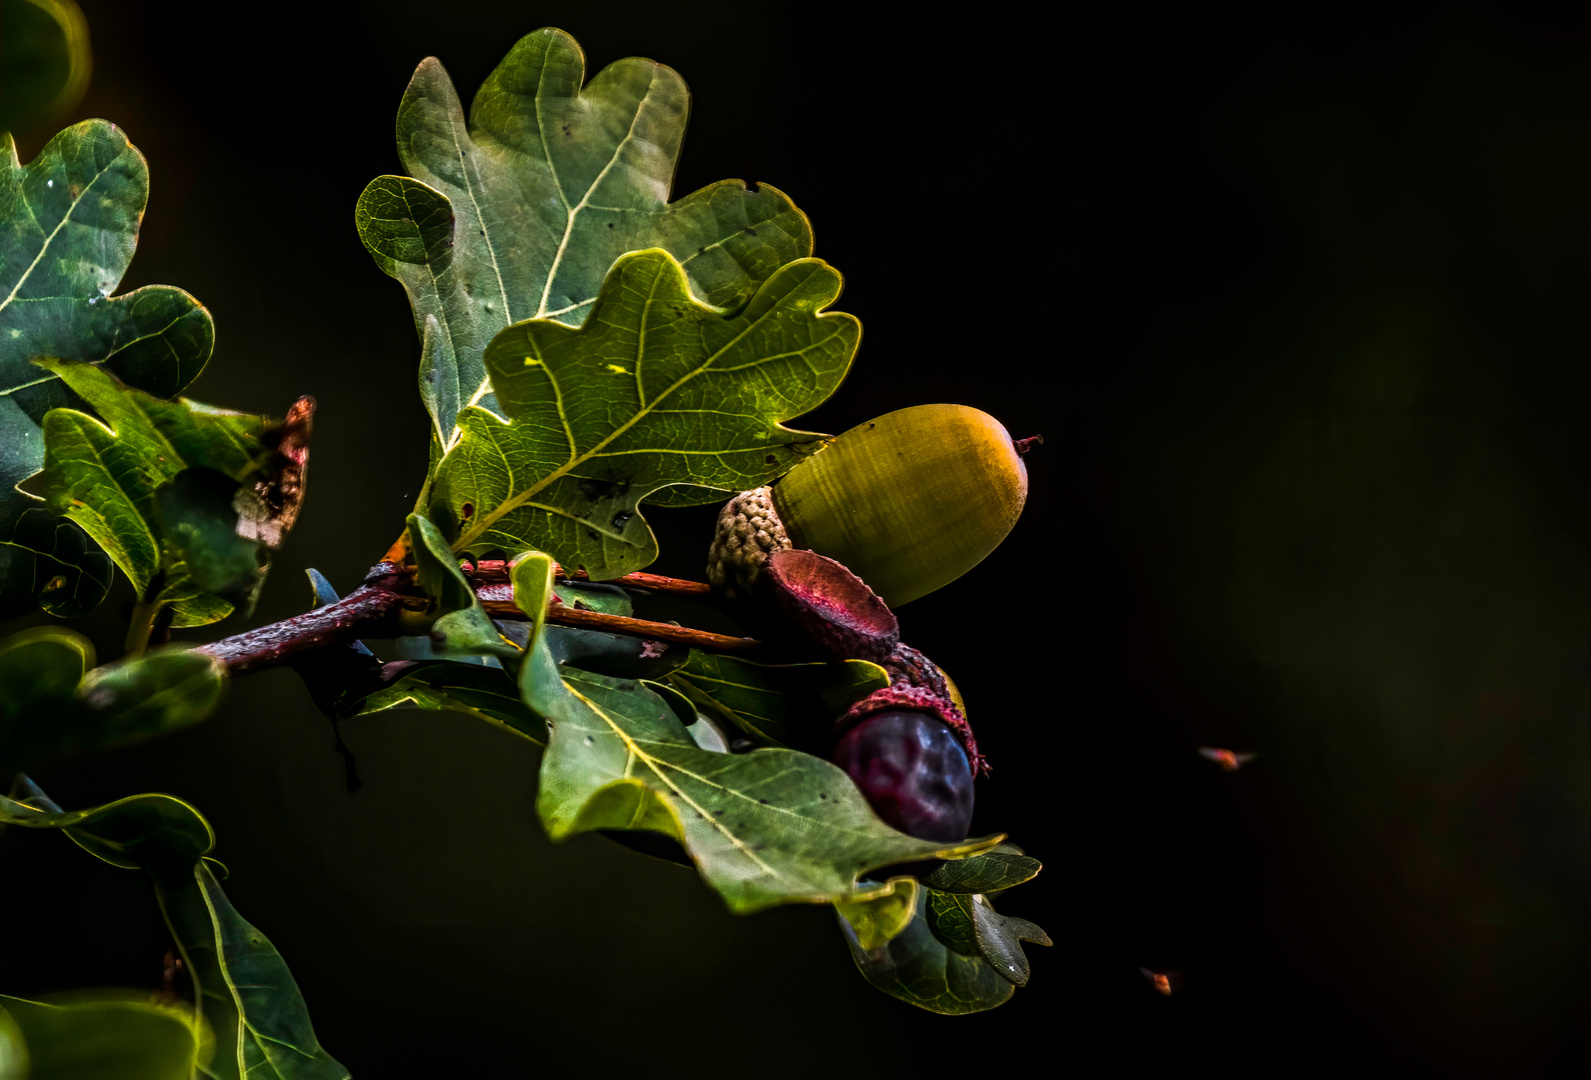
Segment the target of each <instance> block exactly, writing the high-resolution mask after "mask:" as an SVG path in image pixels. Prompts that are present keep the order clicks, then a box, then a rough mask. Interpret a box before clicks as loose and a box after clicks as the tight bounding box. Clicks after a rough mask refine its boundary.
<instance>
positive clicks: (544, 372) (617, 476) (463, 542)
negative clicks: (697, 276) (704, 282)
mask: <svg viewBox="0 0 1591 1080" xmlns="http://www.w3.org/2000/svg"><path fill="white" fill-rule="evenodd" d="M839 291H840V276H839V274H837V273H836V272H835V271H834V270H833V269H831V268H830V267H829V266H828V265H827V264H825V263H823V262H821V261H819V260H816V259H804V260H802V261H800V262H796V263H792V264H790V265H788V266H785V267H783V268H781V269H780V270H779V271H777V272H776V273H775V274H774V275H773V277H772V278H771V279H770V280H768V281H767V282H766V283H765V284H764V285H763V286H762V288H761V289H759V290H758V292H757V293H756V295H755V296H754V297H753V298H752V299H751V301H750V303H749V304H747V306H746V307H745V308H744V309H742V310H741V311H739V312H738V313H736V314H734V315H727V316H726V315H723V314H721V313H719V312H716V311H713V310H712V309H710V308H706V307H703V306H702V305H700V304H698V303H697V302H696V301H695V300H693V299H692V298H691V297H690V295H689V293H688V292H687V290H686V287H685V277H684V273H683V271H682V269H681V267H680V264H679V263H678V262H677V261H675V260H674V258H673V257H672V256H670V255H669V254H668V253H667V252H664V251H658V250H650V251H640V252H635V253H632V254H629V255H626V256H624V257H623V258H621V259H620V260H619V261H618V262H617V263H615V264H614V266H613V269H612V271H611V272H610V273H609V274H608V277H607V279H606V280H605V281H604V282H603V285H602V292H601V294H600V296H599V297H598V298H597V302H596V304H595V306H594V308H593V310H592V314H591V317H590V318H589V319H588V320H587V321H586V323H585V324H584V325H583V326H582V327H581V328H580V329H579V330H574V329H571V328H569V327H567V326H564V325H563V324H561V323H558V322H554V321H552V320H547V319H542V320H534V321H531V322H524V323H518V324H516V325H514V326H511V327H509V328H508V329H507V330H504V331H503V332H502V333H500V334H499V335H498V336H497V337H496V338H494V339H493V341H492V344H491V346H490V347H489V348H488V349H487V351H486V366H487V369H488V370H489V371H490V372H491V376H492V382H493V386H495V387H496V392H497V406H498V408H499V409H500V410H501V412H502V414H503V416H506V417H507V418H508V422H504V421H503V420H502V419H500V418H499V417H498V416H497V415H495V414H494V413H492V412H489V411H487V410H486V409H484V408H479V407H477V408H469V409H465V410H464V411H463V412H462V413H460V415H459V423H460V425H461V427H462V429H463V432H464V434H463V436H462V438H461V439H460V441H459V443H458V445H457V446H455V447H454V448H453V450H452V451H451V452H450V453H449V454H448V456H447V457H446V458H444V459H443V461H442V464H441V465H440V466H439V468H438V471H437V475H436V481H435V484H434V486H433V488H432V491H431V517H432V519H433V520H435V521H436V522H437V523H438V524H439V525H440V526H441V527H442V529H443V531H444V532H445V533H446V534H447V535H448V536H450V537H453V538H454V540H453V547H454V549H455V550H458V551H469V552H474V553H477V554H484V553H487V552H490V551H493V550H502V551H505V552H509V553H511V554H512V553H516V552H520V551H524V550H527V549H539V550H546V551H547V552H548V553H549V554H551V555H552V556H553V557H554V558H555V559H557V560H558V561H559V562H560V563H561V564H562V565H563V566H565V567H581V568H583V569H585V570H586V571H587V572H588V573H589V574H590V575H591V577H592V578H594V579H609V578H616V577H619V576H621V575H623V574H626V573H629V572H630V571H633V570H638V569H640V568H641V567H644V566H646V565H647V564H648V563H650V562H651V561H652V560H653V559H654V558H656V556H657V540H656V538H655V537H654V536H653V535H652V530H651V528H650V527H649V526H648V525H647V523H646V520H645V519H644V518H643V517H642V516H641V514H640V503H641V500H642V499H644V498H646V497H647V496H648V495H649V494H651V493H652V492H654V491H656V490H657V489H659V488H662V487H666V486H668V485H670V484H693V485H699V486H703V487H712V488H718V489H721V490H724V491H740V490H744V489H747V488H754V487H757V486H758V485H760V484H764V483H767V482H768V481H769V480H772V479H774V478H776V477H778V476H780V475H781V474H783V473H784V472H786V471H788V470H789V469H790V467H791V466H792V465H794V464H795V463H796V462H797V461H798V460H800V458H801V457H802V456H803V455H804V454H810V453H812V452H813V451H815V450H816V449H818V447H819V445H820V444H821V439H822V437H821V436H818V435H814V434H811V433H808V432H800V431H794V430H792V429H790V428H786V427H784V426H783V424H782V423H781V421H784V420H787V419H790V418H791V417H795V416H799V415H801V414H802V413H804V412H807V411H809V410H810V409H812V408H814V407H815V406H817V405H818V404H820V403H821V402H822V401H823V400H824V399H825V398H827V397H828V396H829V395H830V394H831V393H832V392H833V391H834V388H835V387H836V386H838V385H839V383H840V380H841V379H843V378H844V377H845V372H846V370H847V369H848V368H849V366H850V362H851V357H852V355H853V354H854V353H855V351H856V346H857V342H858V340H859V338H860V335H861V325H860V324H859V323H858V322H857V321H856V319H854V318H852V317H851V316H849V315H843V314H839V313H823V309H824V308H825V307H826V306H827V305H829V304H830V303H832V302H833V301H834V299H835V298H836V297H837V296H838V295H839Z"/></svg>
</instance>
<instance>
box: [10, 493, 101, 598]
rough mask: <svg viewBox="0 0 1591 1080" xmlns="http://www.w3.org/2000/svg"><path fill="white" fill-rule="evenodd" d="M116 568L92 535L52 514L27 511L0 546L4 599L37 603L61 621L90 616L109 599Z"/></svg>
mask: <svg viewBox="0 0 1591 1080" xmlns="http://www.w3.org/2000/svg"><path fill="white" fill-rule="evenodd" d="M115 576H116V565H115V564H114V563H112V562H111V561H110V557H109V556H108V555H106V554H105V553H104V552H103V551H101V550H100V549H99V547H98V546H97V545H96V544H95V543H94V542H93V541H92V540H90V539H89V538H88V534H86V533H85V532H83V530H82V529H80V528H78V526H76V525H74V524H73V523H72V522H70V521H68V520H66V519H65V518H61V517H56V516H55V515H54V514H52V513H50V512H49V511H48V510H41V509H37V508H32V507H30V508H28V509H25V510H23V511H22V512H21V513H20V514H18V515H17V517H16V518H15V520H14V521H13V523H12V532H11V539H10V541H9V542H0V598H6V599H10V600H11V604H10V605H8V606H15V605H16V604H17V603H18V601H17V600H16V599H12V598H20V597H32V596H36V597H37V598H38V602H39V606H41V607H42V608H44V610H45V611H47V612H49V613H50V614H51V615H54V616H55V617H56V618H59V619H75V618H77V617H79V616H81V615H86V614H87V613H88V612H90V611H92V610H93V609H94V608H96V607H98V606H99V604H100V602H101V601H103V600H104V599H105V594H106V593H108V592H109V591H110V587H111V582H112V581H113V580H114V579H115Z"/></svg>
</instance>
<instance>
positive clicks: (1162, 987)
mask: <svg viewBox="0 0 1591 1080" xmlns="http://www.w3.org/2000/svg"><path fill="white" fill-rule="evenodd" d="M1138 970H1139V971H1141V972H1143V976H1144V978H1146V979H1148V980H1149V984H1150V985H1151V986H1153V987H1154V988H1155V989H1156V990H1158V991H1159V992H1160V993H1161V994H1163V995H1165V996H1166V997H1170V996H1171V994H1172V993H1173V992H1174V991H1176V990H1181V989H1182V972H1180V971H1150V970H1149V969H1148V968H1146V967H1141V968H1139V969H1138Z"/></svg>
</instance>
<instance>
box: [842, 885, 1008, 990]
mask: <svg viewBox="0 0 1591 1080" xmlns="http://www.w3.org/2000/svg"><path fill="white" fill-rule="evenodd" d="M927 899H928V890H927V889H918V890H917V909H916V914H915V916H914V917H913V918H912V920H911V922H910V923H909V924H908V925H907V926H906V928H905V929H904V930H902V931H901V932H900V933H899V934H897V935H896V936H895V937H893V938H891V939H890V940H889V942H888V944H886V945H885V946H884V947H883V948H882V949H879V950H875V951H872V952H869V951H868V950H866V949H864V948H862V946H861V944H860V942H859V941H858V939H857V933H856V931H855V930H854V929H853V928H852V927H851V924H850V923H849V922H847V921H846V919H845V917H844V916H843V915H842V916H839V924H840V930H841V931H842V932H843V933H844V934H845V940H846V943H847V944H848V945H850V947H851V959H853V960H855V961H856V967H857V970H859V971H860V972H861V973H862V977H863V978H865V979H866V980H867V981H868V982H869V983H871V984H872V985H873V986H874V987H876V988H877V989H879V990H882V991H884V993H886V994H889V995H890V996H891V997H895V998H899V999H900V1000H902V1001H905V1002H909V1003H910V1004H912V1005H916V1006H917V1007H918V1008H920V1009H927V1010H928V1011H929V1012H936V1013H941V1014H944V1015H947V1016H960V1015H965V1014H967V1013H975V1012H983V1011H985V1010H987V1009H993V1008H995V1007H997V1006H1000V1005H1003V1004H1005V1003H1006V1002H1007V1001H1009V1000H1010V999H1011V995H1012V994H1014V993H1015V992H1016V987H1015V986H1013V985H1012V984H1011V983H1010V982H1007V981H1006V980H1005V979H1002V978H1001V977H1000V976H999V974H997V973H996V972H995V970H994V969H993V968H992V967H990V966H989V965H988V964H987V963H985V962H984V960H983V958H982V957H980V956H964V955H962V954H961V953H958V952H956V951H954V950H953V949H950V948H948V947H946V945H945V943H944V942H942V941H940V940H939V938H938V937H936V936H935V935H934V933H933V931H932V930H930V929H929V928H928V920H927V918H926V916H925V911H926V905H927Z"/></svg>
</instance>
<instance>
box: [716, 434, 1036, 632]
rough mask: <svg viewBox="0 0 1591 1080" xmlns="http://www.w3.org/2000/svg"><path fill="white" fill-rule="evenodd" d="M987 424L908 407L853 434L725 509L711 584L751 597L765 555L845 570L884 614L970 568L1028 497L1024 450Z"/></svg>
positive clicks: (990, 548)
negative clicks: (804, 555) (795, 552)
mask: <svg viewBox="0 0 1591 1080" xmlns="http://www.w3.org/2000/svg"><path fill="white" fill-rule="evenodd" d="M1035 441H1042V440H1038V439H1024V440H1022V441H1021V442H1020V443H1018V442H1015V441H1013V440H1012V438H1011V435H1010V433H1009V432H1007V431H1006V429H1005V427H1004V426H1003V425H1002V424H1001V423H1000V422H999V421H998V420H996V419H995V418H994V417H992V416H990V415H989V414H988V413H985V412H981V411H979V410H978V409H974V408H970V407H968V406H966V405H915V406H913V407H911V408H909V409H901V410H899V411H897V412H892V413H888V414H886V415H884V416H880V417H879V418H878V419H876V420H871V421H869V422H867V423H865V424H861V425H859V426H857V427H854V428H852V429H851V430H850V431H847V432H846V433H845V434H843V435H841V436H839V437H838V438H836V439H835V440H834V441H833V442H832V443H830V444H829V445H828V446H827V447H825V448H824V449H823V450H822V451H821V452H819V453H817V454H814V455H813V456H812V457H810V458H807V459H806V460H804V461H802V462H801V463H800V464H798V465H797V466H796V467H795V468H794V469H792V470H791V471H790V472H789V473H787V474H786V475H785V476H784V477H783V478H782V479H781V480H779V481H778V482H777V483H775V484H774V485H772V487H769V488H758V489H757V490H756V491H753V492H745V493H743V494H742V495H740V496H737V497H736V498H735V499H732V500H731V501H730V503H729V504H728V505H727V506H726V507H725V508H724V512H723V514H722V515H721V516H720V518H719V525H718V535H717V537H716V538H715V540H714V542H713V550H712V553H711V555H710V556H709V566H708V577H709V580H711V581H712V582H713V584H714V585H715V586H717V587H719V588H720V589H721V590H723V591H725V592H726V593H728V594H729V595H730V596H736V595H742V594H744V593H746V592H747V590H748V589H749V587H750V585H751V583H752V582H753V581H754V580H755V578H756V577H757V575H758V574H759V572H760V570H761V567H762V563H763V561H765V560H766V558H767V555H768V553H769V552H770V551H773V550H778V549H782V548H786V547H795V548H806V549H810V550H812V551H815V552H817V553H819V554H820V555H826V556H828V557H829V558H831V559H834V560H835V561H837V562H839V563H842V564H843V565H844V566H846V567H847V568H848V569H850V570H851V572H852V573H854V574H856V576H857V577H859V578H861V579H862V580H863V581H865V582H866V583H867V584H868V586H869V587H870V588H871V589H872V590H873V591H874V592H875V593H877V594H878V595H879V596H880V597H882V598H883V600H884V602H885V603H886V604H888V605H889V606H890V607H891V608H896V607H899V606H900V605H902V604H905V603H909V602H910V601H912V600H915V599H917V598H918V597H919V596H926V595H927V594H928V593H931V592H933V591H934V590H935V589H937V588H939V587H940V586H942V585H946V584H949V583H950V582H952V581H954V580H955V579H956V578H958V577H960V576H961V575H962V574H964V573H966V572H967V571H968V570H971V569H972V568H973V567H974V566H976V565H977V564H978V563H979V562H981V561H983V558H984V556H986V555H988V554H989V552H991V551H993V550H994V549H995V548H996V547H998V546H999V544H1000V541H1002V540H1004V539H1005V538H1006V535H1007V534H1008V533H1010V531H1011V528H1012V526H1014V525H1015V524H1016V519H1017V517H1018V516H1019V515H1020V514H1021V512H1022V504H1023V502H1024V501H1025V500H1026V499H1027V487H1028V481H1027V468H1026V467H1025V466H1024V465H1023V463H1022V454H1023V452H1024V451H1026V449H1027V448H1028V445H1029V444H1031V443H1033V442H1035Z"/></svg>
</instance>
